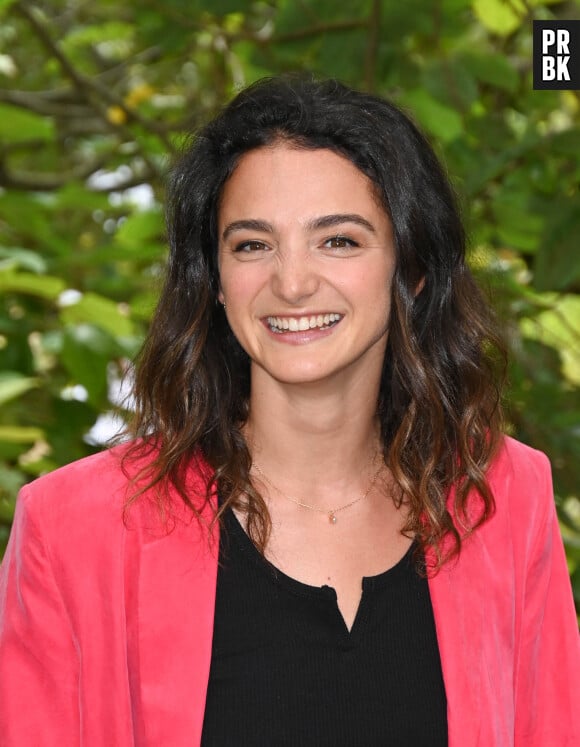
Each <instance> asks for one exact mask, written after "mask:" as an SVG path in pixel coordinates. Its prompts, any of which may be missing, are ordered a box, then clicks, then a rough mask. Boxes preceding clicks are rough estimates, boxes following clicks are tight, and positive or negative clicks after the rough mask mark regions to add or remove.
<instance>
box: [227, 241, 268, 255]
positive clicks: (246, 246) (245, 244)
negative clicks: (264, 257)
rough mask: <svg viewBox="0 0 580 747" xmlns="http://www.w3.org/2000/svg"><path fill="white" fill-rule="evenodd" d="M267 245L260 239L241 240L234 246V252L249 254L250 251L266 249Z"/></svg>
mask: <svg viewBox="0 0 580 747" xmlns="http://www.w3.org/2000/svg"><path fill="white" fill-rule="evenodd" d="M267 250H268V247H267V246H266V244H264V243H263V242H262V241H256V240H253V241H242V242H241V243H240V244H237V246H236V247H235V248H234V252H242V253H244V254H251V253H252V252H262V251H267Z"/></svg>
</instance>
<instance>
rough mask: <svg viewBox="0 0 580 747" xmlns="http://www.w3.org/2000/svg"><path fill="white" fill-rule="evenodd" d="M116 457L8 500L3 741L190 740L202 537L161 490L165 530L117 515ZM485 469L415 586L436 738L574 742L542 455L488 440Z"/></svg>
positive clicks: (206, 602)
mask: <svg viewBox="0 0 580 747" xmlns="http://www.w3.org/2000/svg"><path fill="white" fill-rule="evenodd" d="M119 453H120V451H119V450H118V449H117V450H112V451H110V452H105V453H102V454H99V455H97V456H95V457H89V458H88V459H84V460H81V461H79V462H76V463H73V464H71V465H69V466H67V467H64V468H62V469H60V470H57V471H55V472H53V473H51V474H49V475H47V476H45V477H43V478H41V479H39V480H37V481H35V482H34V483H32V484H31V485H28V486H27V487H26V488H24V489H23V491H22V494H21V496H20V499H19V501H18V508H17V514H16V519H15V523H14V529H13V532H12V536H11V539H10V544H9V548H8V552H7V554H6V557H5V560H4V563H3V565H2V569H1V575H0V743H1V744H2V745H3V746H4V747H57V746H58V747H77V746H78V747H80V746H81V745H82V747H104V746H105V745H107V747H108V746H109V745H111V746H113V745H114V747H129V746H130V745H139V746H147V747H191V745H196V744H199V741H200V735H201V729H202V723H203V713H204V705H205V695H206V688H207V680H208V673H209V665H210V656H211V639H212V629H213V612H214V599H215V584H216V575H217V552H218V546H219V543H218V536H217V531H214V532H213V534H212V533H211V532H210V530H209V528H208V524H207V522H208V521H209V519H210V517H211V512H210V511H209V510H207V509H206V510H205V511H204V516H205V517H206V520H207V521H206V523H202V524H200V523H199V522H198V521H196V520H192V519H191V517H190V516H189V515H188V514H187V512H186V511H185V510H184V509H183V508H182V504H181V503H180V502H179V501H178V500H175V503H174V513H173V515H172V516H169V517H168V521H169V524H170V525H171V528H172V531H171V532H170V533H169V534H168V533H167V532H166V530H165V529H164V528H163V527H162V526H160V524H159V519H158V515H157V513H156V509H155V508H154V506H153V504H152V502H151V500H150V499H149V498H148V497H147V495H144V496H142V498H141V499H140V500H139V501H138V503H136V504H135V505H134V506H133V507H132V509H131V511H130V512H129V516H128V520H127V521H126V522H125V523H124V522H123V520H122V506H123V503H124V500H125V498H126V487H127V480H126V478H125V476H124V475H123V473H122V471H121V469H120V466H119ZM203 471H204V470H203V469H201V470H199V469H192V470H191V475H190V478H191V490H192V494H193V493H194V492H198V493H200V494H201V493H203V492H204V478H203ZM490 480H491V484H492V487H493V490H494V493H495V495H496V501H497V511H496V514H495V515H494V517H493V518H492V519H491V520H490V521H489V522H488V523H487V524H486V525H484V526H483V527H482V528H481V529H480V530H478V531H477V532H476V533H475V534H474V535H473V536H472V537H471V538H470V539H469V540H467V541H466V542H465V545H464V548H463V551H462V553H461V557H460V559H459V560H458V561H457V562H455V563H452V564H449V565H448V566H445V567H444V568H443V570H442V571H441V572H440V573H439V574H438V575H436V576H435V577H434V578H432V579H431V580H430V589H431V596H432V600H433V608H434V612H435V619H436V625H437V635H438V640H439V646H440V651H441V659H442V664H443V674H444V679H445V686H446V690H447V698H448V718H449V747H476V746H477V747H510V746H511V745H516V746H517V747H578V745H580V698H579V695H580V692H579V687H578V682H579V681H580V643H579V638H578V629H577V624H576V618H575V614H574V609H573V604H572V596H571V590H570V583H569V578H568V574H567V570H566V563H565V558H564V553H563V548H562V542H561V539H560V536H559V533H558V526H557V522H556V518H555V511H554V504H553V500H552V493H551V484H550V472H549V466H548V463H547V460H546V458H545V457H544V456H543V455H542V454H540V453H539V452H536V451H533V450H532V449H529V448H528V447H526V446H523V445H522V444H519V443H518V442H515V441H513V440H511V439H506V441H505V445H504V447H503V449H502V451H501V453H500V454H499V455H498V457H497V459H496V461H495V464H494V465H493V467H492V469H491V471H490Z"/></svg>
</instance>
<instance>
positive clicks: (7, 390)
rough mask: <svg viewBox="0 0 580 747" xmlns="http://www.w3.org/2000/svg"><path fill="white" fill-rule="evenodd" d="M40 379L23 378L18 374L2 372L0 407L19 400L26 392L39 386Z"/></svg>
mask: <svg viewBox="0 0 580 747" xmlns="http://www.w3.org/2000/svg"><path fill="white" fill-rule="evenodd" d="M38 383H39V381H38V379H35V378H32V377H30V376H22V374H19V373H17V372H12V371H2V372H0V405H4V404H6V402H10V400H13V399H17V398H18V397H20V396H21V395H22V394H24V393H25V392H28V391H30V389H34V388H35V387H37V386H38Z"/></svg>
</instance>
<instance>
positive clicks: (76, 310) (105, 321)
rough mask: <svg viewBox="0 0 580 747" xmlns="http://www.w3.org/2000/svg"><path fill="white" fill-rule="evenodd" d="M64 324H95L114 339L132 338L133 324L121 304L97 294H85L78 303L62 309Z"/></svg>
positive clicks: (61, 315) (61, 314)
mask: <svg viewBox="0 0 580 747" xmlns="http://www.w3.org/2000/svg"><path fill="white" fill-rule="evenodd" d="M60 317H61V319H62V321H63V323H64V324H71V325H75V324H94V325H96V326H97V327H101V329H104V330H105V331H107V332H109V334H111V335H113V336H114V337H118V336H120V337H131V336H132V335H133V334H134V328H133V322H132V321H131V319H129V317H128V313H127V312H125V311H124V310H123V307H121V306H120V304H118V303H115V301H111V300H110V299H109V298H105V297H104V296H99V295H97V294H96V293H84V294H83V295H82V296H81V298H80V300H79V301H78V302H77V303H74V304H72V305H70V306H65V307H64V308H62V309H61V312H60Z"/></svg>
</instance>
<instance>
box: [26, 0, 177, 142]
mask: <svg viewBox="0 0 580 747" xmlns="http://www.w3.org/2000/svg"><path fill="white" fill-rule="evenodd" d="M13 7H14V8H15V9H16V10H17V11H18V12H20V13H21V15H23V16H24V18H25V19H26V20H27V21H28V22H29V24H30V25H31V26H32V29H33V31H34V32H35V33H36V35H37V36H38V38H39V39H40V41H41V42H42V44H43V45H44V47H45V48H46V49H47V50H48V51H49V52H50V54H51V55H52V56H54V57H55V58H56V59H57V60H58V63H59V65H60V66H61V68H62V70H63V72H64V74H65V75H66V76H67V77H68V78H69V79H70V80H71V82H72V83H73V85H74V87H75V88H76V89H77V90H78V91H79V93H80V94H81V96H83V97H84V98H85V100H87V101H89V103H91V104H92V105H93V106H94V108H95V109H96V110H97V111H98V113H99V114H100V116H101V117H102V118H103V119H104V120H105V121H107V122H108V123H109V124H110V126H111V128H112V129H116V130H117V131H119V132H122V133H123V135H124V136H125V137H127V136H128V137H129V139H133V137H134V136H133V134H132V133H131V131H130V130H128V129H126V128H125V127H124V126H123V125H122V124H115V123H113V122H111V121H110V119H109V116H108V108H109V106H116V107H118V108H119V109H120V110H121V111H122V112H123V113H124V115H125V117H126V118H127V120H128V121H135V122H137V123H138V124H140V125H141V126H142V127H143V128H144V129H145V130H147V131H149V132H152V133H154V134H155V135H156V136H157V137H158V138H159V139H160V140H161V142H162V143H163V145H164V146H165V148H166V149H167V150H168V151H169V152H173V145H172V143H171V140H170V139H169V138H168V137H167V135H166V133H165V132H164V131H163V129H162V128H160V127H158V125H157V123H155V122H153V121H151V120H148V119H146V118H145V117H143V116H141V114H140V113H139V112H138V111H136V110H135V109H132V108H131V107H129V106H127V104H126V103H125V102H124V100H123V99H122V98H121V97H120V96H117V95H116V94H114V93H113V92H112V91H111V90H110V88H109V87H107V86H106V85H105V84H104V83H102V82H101V81H100V80H98V78H90V77H88V76H86V75H83V74H82V73H80V72H79V71H78V70H77V69H76V68H75V66H74V65H73V64H72V63H71V62H70V60H69V59H68V57H67V56H66V55H65V54H64V52H63V51H62V50H61V48H60V46H59V44H58V43H57V42H55V41H54V40H53V39H52V37H51V35H50V34H49V32H48V30H47V28H46V26H45V25H44V23H43V22H41V21H40V20H39V18H38V14H37V11H36V9H35V8H34V7H33V6H29V5H28V3H27V2H26V1H25V0H19V2H17V3H15V5H14V6H13ZM91 94H93V95H91ZM94 94H96V96H95V95H94ZM102 100H104V101H106V102H107V103H108V105H109V106H105V105H103V103H102Z"/></svg>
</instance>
